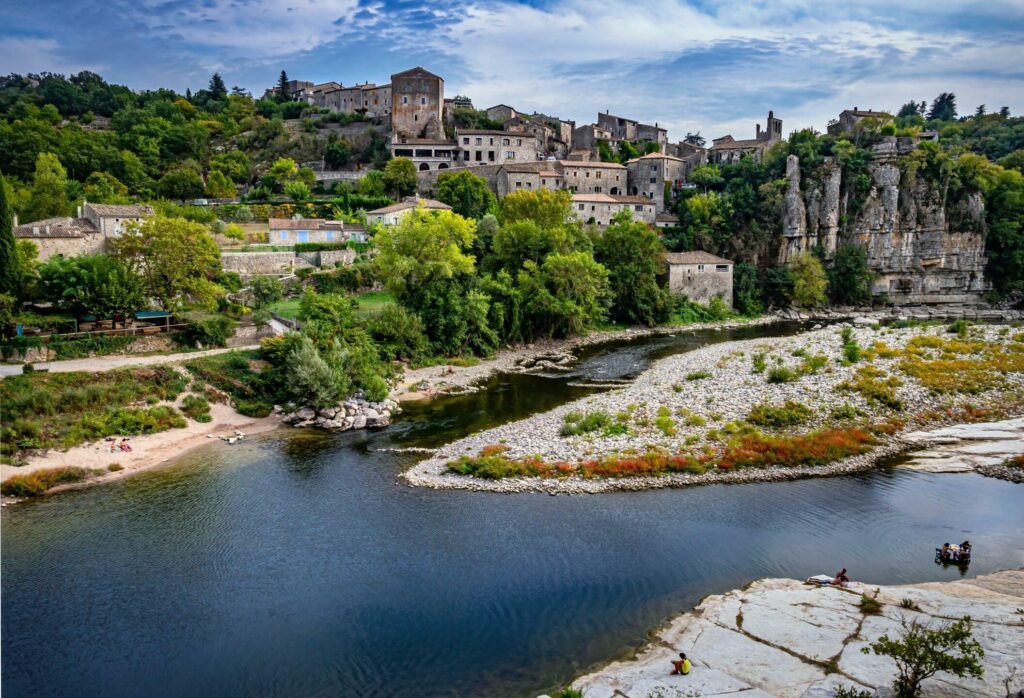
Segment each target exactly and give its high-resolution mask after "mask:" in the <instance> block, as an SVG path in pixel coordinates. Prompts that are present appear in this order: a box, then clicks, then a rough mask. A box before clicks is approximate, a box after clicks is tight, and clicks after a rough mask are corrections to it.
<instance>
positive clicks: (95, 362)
mask: <svg viewBox="0 0 1024 698" xmlns="http://www.w3.org/2000/svg"><path fill="white" fill-rule="evenodd" d="M254 346H255V345H254ZM252 348H253V347H230V348H226V349H206V350H203V351H190V352H179V353H176V354H139V355H133V356H125V355H124V354H118V355H116V356H96V357H93V358H90V359H68V360H66V361H39V362H36V363H34V364H33V366H35V367H36V368H37V369H49V371H50V372H51V373H69V372H71V371H90V372H92V371H110V370H112V369H115V368H124V367H126V366H155V365H157V364H174V363H179V362H182V361H189V360H191V359H198V358H199V357H202V356H214V355H215V354H224V353H227V352H229V351H239V350H242V349H252ZM21 369H22V364H0V377H6V376H17V375H20V374H21Z"/></svg>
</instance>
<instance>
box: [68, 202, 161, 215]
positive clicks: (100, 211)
mask: <svg viewBox="0 0 1024 698" xmlns="http://www.w3.org/2000/svg"><path fill="white" fill-rule="evenodd" d="M85 205H86V206H88V207H89V208H91V209H92V210H93V211H95V212H96V215H98V216H103V217H104V218H106V217H108V216H114V217H117V218H143V217H144V216H152V215H153V207H152V206H141V205H138V204H129V205H126V206H125V205H118V204H90V203H88V202H86V204H85Z"/></svg>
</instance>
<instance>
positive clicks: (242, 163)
mask: <svg viewBox="0 0 1024 698" xmlns="http://www.w3.org/2000/svg"><path fill="white" fill-rule="evenodd" d="M250 169H251V166H250V164H249V156H247V155H246V154H245V153H243V152H242V151H241V150H231V151H228V152H226V153H218V154H217V155H214V156H213V157H212V158H210V172H214V171H218V172H222V173H224V175H225V176H227V178H228V179H230V180H231V181H232V182H237V183H238V184H245V183H246V182H248V181H249V177H250V175H249V171H250Z"/></svg>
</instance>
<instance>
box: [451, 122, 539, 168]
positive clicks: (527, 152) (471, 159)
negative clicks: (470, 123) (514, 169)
mask: <svg viewBox="0 0 1024 698" xmlns="http://www.w3.org/2000/svg"><path fill="white" fill-rule="evenodd" d="M455 140H456V144H457V147H458V149H459V153H458V156H459V160H460V163H461V165H462V166H463V167H476V166H478V165H502V164H505V163H507V162H534V161H536V160H538V159H539V157H540V155H541V145H540V143H539V142H538V140H537V138H536V137H535V136H534V135H533V134H528V133H516V132H514V131H490V130H486V129H461V128H460V129H456V131H455Z"/></svg>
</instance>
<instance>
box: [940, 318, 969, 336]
mask: <svg viewBox="0 0 1024 698" xmlns="http://www.w3.org/2000/svg"><path fill="white" fill-rule="evenodd" d="M970 326H971V323H969V322H967V321H966V320H957V321H956V322H954V323H952V324H951V325H950V326H949V327H947V328H946V331H947V332H949V333H950V334H955V335H956V336H957V337H959V338H960V339H967V328H968V327H970Z"/></svg>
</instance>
